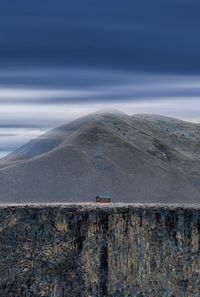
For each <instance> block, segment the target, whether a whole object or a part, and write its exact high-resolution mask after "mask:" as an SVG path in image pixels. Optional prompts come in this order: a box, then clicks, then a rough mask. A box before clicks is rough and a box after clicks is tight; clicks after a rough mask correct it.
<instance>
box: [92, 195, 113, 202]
mask: <svg viewBox="0 0 200 297" xmlns="http://www.w3.org/2000/svg"><path fill="white" fill-rule="evenodd" d="M96 202H97V203H111V198H110V197H102V196H96Z"/></svg>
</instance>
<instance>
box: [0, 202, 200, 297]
mask: <svg viewBox="0 0 200 297" xmlns="http://www.w3.org/2000/svg"><path fill="white" fill-rule="evenodd" d="M0 296H3V297H11V296H12V297H13V296H14V297H38V296H45V297H68V296H70V297H86V296H87V297H89V296H91V297H107V296H108V297H155V296H156V297H163V296H166V297H172V296H176V297H179V296H183V297H195V296H200V208H199V207H198V208H195V207H193V208H192V207H190V208H184V207H170V206H168V207H164V206H150V205H147V206H139V205H115V206H113V205H109V206H96V205H83V204H82V205H81V204H77V205H60V206H59V205H49V206H5V207H1V208H0Z"/></svg>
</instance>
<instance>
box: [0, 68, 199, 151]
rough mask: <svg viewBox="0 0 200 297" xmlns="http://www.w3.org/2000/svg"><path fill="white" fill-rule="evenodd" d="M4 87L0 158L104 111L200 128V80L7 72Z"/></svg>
mask: <svg viewBox="0 0 200 297" xmlns="http://www.w3.org/2000/svg"><path fill="white" fill-rule="evenodd" d="M25 78H26V79H25ZM27 78H28V80H27ZM0 81H1V84H0V152H1V156H2V155H5V154H7V153H8V152H10V151H12V150H14V149H15V148H17V147H19V146H20V145H22V144H24V143H26V142H27V141H28V140H30V139H32V138H35V137H37V136H39V135H41V134H42V133H44V132H45V131H47V130H48V129H51V128H53V127H56V126H59V125H62V124H64V123H66V122H69V121H70V120H73V119H75V118H78V117H81V116H84V115H86V114H88V113H91V112H95V111H97V110H99V109H105V108H107V109H113V108H117V109H120V110H122V111H124V112H126V113H128V114H136V113H158V114H163V115H167V116H172V117H177V118H181V119H185V120H189V121H193V122H200V113H199V110H200V99H199V98H200V76H198V75H196V76H194V75H193V76H192V75H187V76H186V75H158V74H152V73H149V74H147V73H141V72H140V73H130V72H121V71H120V72H117V71H108V70H97V69H95V70H92V69H85V70H84V69H76V68H75V69H36V68H35V69H34V68H33V69H21V70H20V69H15V70H7V71H5V75H4V72H3V71H2V70H1V71H0ZM75 81H76V83H75Z"/></svg>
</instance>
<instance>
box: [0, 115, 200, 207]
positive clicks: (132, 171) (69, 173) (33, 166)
mask: <svg viewBox="0 0 200 297" xmlns="http://www.w3.org/2000/svg"><path fill="white" fill-rule="evenodd" d="M199 128H200V126H199V125H198V124H192V123H188V122H184V121H180V120H176V119H171V118H166V117H162V116H157V115H145V114H139V115H134V116H128V115H126V114H123V113H119V112H115V113H109V112H107V113H95V114H92V115H89V116H86V117H83V118H80V119H78V120H76V121H73V122H71V123H68V124H66V125H64V126H61V127H58V128H56V129H54V130H51V131H49V132H48V133H46V134H44V135H42V136H41V137H39V138H37V139H34V140H32V141H30V142H29V143H27V144H26V145H24V146H23V147H21V148H19V149H18V150H16V151H15V152H14V153H12V154H11V155H9V156H7V157H5V158H4V159H2V160H0V201H1V202H61V201H91V200H92V201H93V200H94V197H95V196H96V195H97V194H100V195H101V194H108V195H110V196H111V197H112V200H113V201H115V202H117V201H118V202H165V203H166V202H171V203H178V202H184V203H191V202H199V201H200V186H199V184H200V183H199V181H200V146H199V144H200V132H199V131H200V129H199Z"/></svg>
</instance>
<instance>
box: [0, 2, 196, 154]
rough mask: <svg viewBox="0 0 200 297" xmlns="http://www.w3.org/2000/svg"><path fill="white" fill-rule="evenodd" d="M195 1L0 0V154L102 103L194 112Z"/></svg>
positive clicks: (134, 109)
mask: <svg viewBox="0 0 200 297" xmlns="http://www.w3.org/2000/svg"><path fill="white" fill-rule="evenodd" d="M199 11H200V2H199V1H196V0H168V1H164V0H152V1H149V0H134V1H133V0H126V1H123V2H122V1H119V0H115V1H114V0H109V1H105V0H84V1H82V0H73V1H69V0H57V1H55V0H43V1H41V0H34V1H33V0H30V1H27V0H18V1H14V0H3V1H1V8H0V135H1V138H0V156H3V155H5V154H7V153H8V152H10V151H12V150H14V149H15V148H16V147H18V146H20V145H21V144H23V143H25V142H26V141H28V140H29V139H31V138H33V137H36V136H37V135H40V134H41V133H43V132H44V131H46V130H48V129H49V128H52V127H54V126H57V125H60V124H62V123H65V122H67V121H69V120H71V119H74V118H76V117H78V116H81V115H84V114H86V113H88V112H93V111H95V110H98V109H101V108H113V107H114V108H118V109H121V110H123V111H125V112H128V113H130V114H134V113H139V112H150V113H160V114H164V115H168V116H174V117H179V118H182V119H186V120H191V121H194V122H200V112H199V110H200V109H199V108H200V100H199V96H200V38H199V35H200V18H199Z"/></svg>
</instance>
